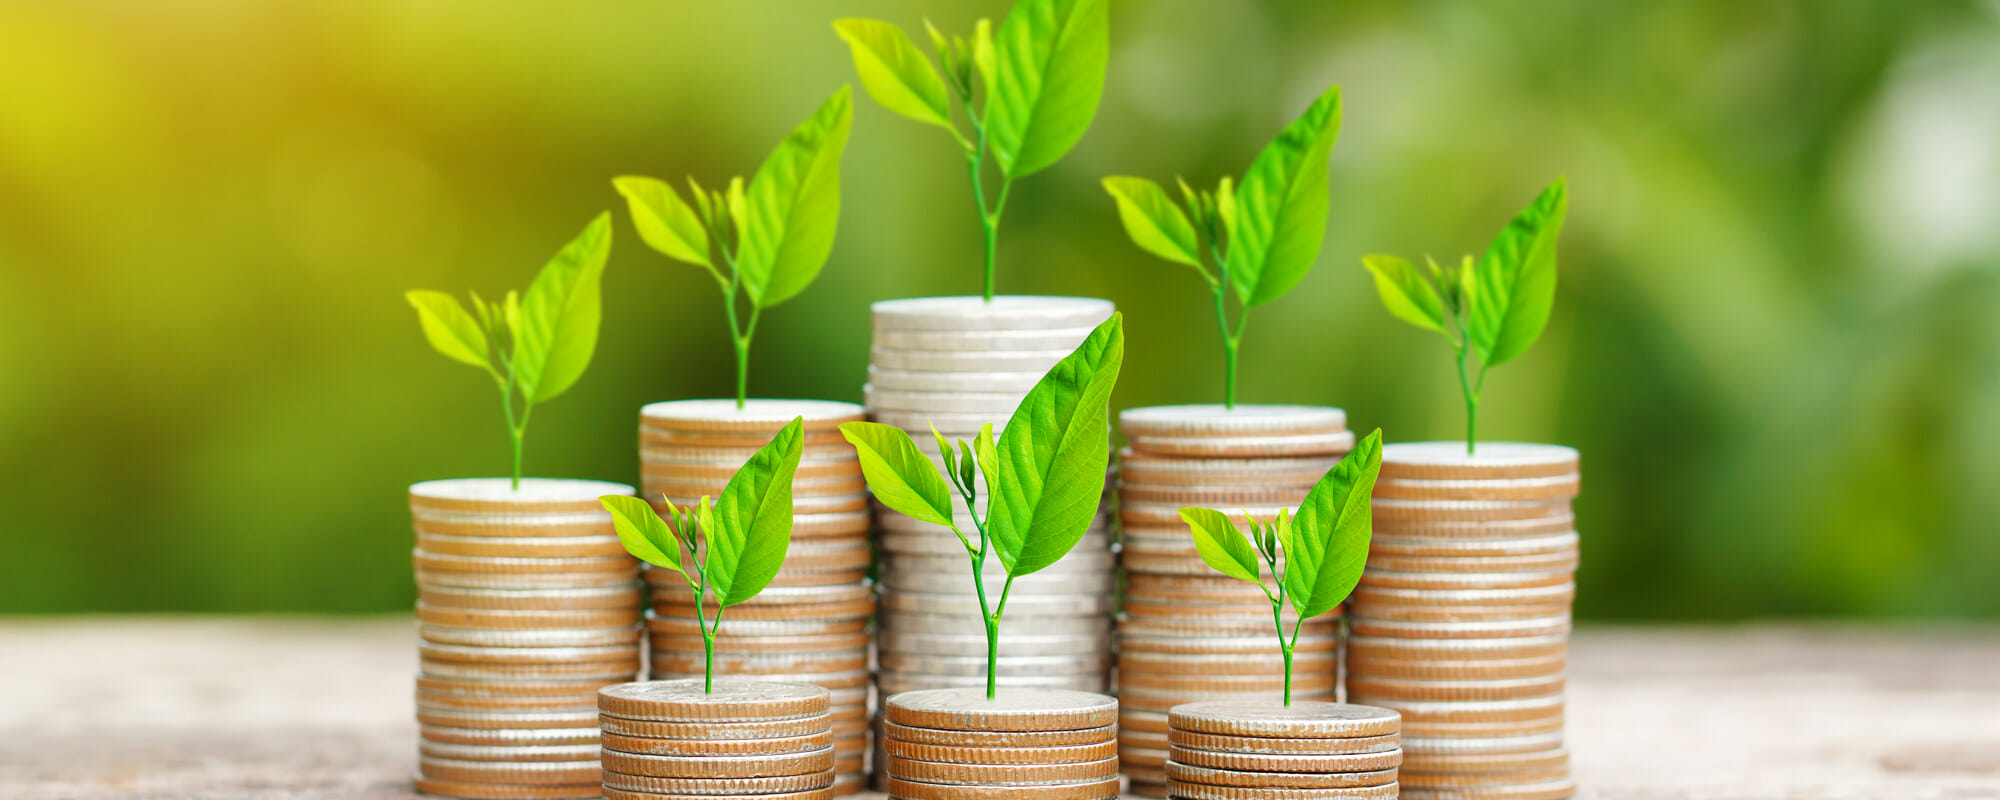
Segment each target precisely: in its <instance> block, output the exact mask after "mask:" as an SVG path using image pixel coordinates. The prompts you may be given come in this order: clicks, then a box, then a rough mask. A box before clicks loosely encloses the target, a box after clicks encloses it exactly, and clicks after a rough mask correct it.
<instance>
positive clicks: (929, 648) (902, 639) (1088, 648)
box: [878, 618, 1277, 656]
mask: <svg viewBox="0 0 2000 800" xmlns="http://www.w3.org/2000/svg"><path fill="white" fill-rule="evenodd" d="M1002 622H1003V624H1004V622H1005V619H1004V618H1003V619H1002ZM1111 646H1112V642H1111V632H1110V631H1109V630H1108V629H1106V630H1100V631H1097V632H1094V633H1080V634H1036V633H1030V634H1025V635H1020V636H1007V635H1003V636H1002V637H1001V638H1000V654H1001V655H1003V656H1069V655H1092V654H1097V653H1108V652H1110V651H1111ZM878 647H879V648H880V650H881V651H882V652H884V653H889V652H896V653H907V654H911V655H933V656H962V655H966V654H970V653H984V652H986V635H985V634H984V633H983V632H966V633H916V632H912V631H903V630H886V629H885V630H883V631H882V634H881V637H880V639H879V641H878ZM1276 649H1277V646H1276V645H1272V650H1273V651H1275V650H1276Z"/></svg>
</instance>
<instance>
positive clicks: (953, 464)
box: [931, 423, 958, 479]
mask: <svg viewBox="0 0 2000 800" xmlns="http://www.w3.org/2000/svg"><path fill="white" fill-rule="evenodd" d="M931 437H932V438H934V439H936V440H937V446H938V458H939V459H941V460H943V461H944V476H945V478H947V479H955V478H957V477H958V451H957V450H954V449H952V447H951V442H950V441H948V440H946V439H945V438H944V434H942V433H939V432H938V429H937V423H931Z"/></svg>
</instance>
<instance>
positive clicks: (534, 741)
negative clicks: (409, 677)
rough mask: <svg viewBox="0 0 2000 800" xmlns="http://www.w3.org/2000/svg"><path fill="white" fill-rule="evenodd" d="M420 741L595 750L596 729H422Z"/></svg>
mask: <svg viewBox="0 0 2000 800" xmlns="http://www.w3.org/2000/svg"><path fill="white" fill-rule="evenodd" d="M417 735H418V737H419V740H420V741H425V742H439V743H442V744H476V745H485V746H488V747H530V746H535V747H562V746H566V745H589V746H591V747H596V746H597V742H598V731H597V728H595V727H591V728H488V729H485V730H481V729H479V728H447V727H443V726H439V725H423V726H420V727H419V728H418V730H417Z"/></svg>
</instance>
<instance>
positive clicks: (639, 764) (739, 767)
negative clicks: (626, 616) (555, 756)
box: [593, 678, 834, 800]
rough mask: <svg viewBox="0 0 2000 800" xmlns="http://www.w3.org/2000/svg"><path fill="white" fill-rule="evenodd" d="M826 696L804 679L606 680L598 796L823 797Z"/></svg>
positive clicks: (829, 770)
mask: <svg viewBox="0 0 2000 800" xmlns="http://www.w3.org/2000/svg"><path fill="white" fill-rule="evenodd" d="M831 699H832V697H831V695H829V694H828V693H827V690H825V689H822V688H820V687H818V686H812V685H809V684H803V683H766V682H762V681H749V680H741V679H734V678H726V679H718V680H717V681H716V683H715V686H714V690H713V691H707V690H705V687H704V685H703V683H702V681H701V680H700V679H694V680H679V681H653V682H648V683H626V684H620V685H617V686H608V687H605V689H604V691H603V692H602V693H600V694H599V695H598V708H599V710H600V712H601V714H600V717H599V721H600V724H601V725H602V726H603V732H604V733H603V737H604V749H603V758H604V787H603V790H604V797H605V798H606V799H607V800H679V799H681V798H688V797H709V796H716V797H731V798H746V797H773V798H776V797H782V798H785V800H814V799H816V798H826V797H831V796H832V787H833V782H834V777H833V761H834V747H833V738H834V737H833V725H834V723H833V715H832V714H831V713H829V708H830V705H829V701H830V700H831ZM593 796H595V795H593Z"/></svg>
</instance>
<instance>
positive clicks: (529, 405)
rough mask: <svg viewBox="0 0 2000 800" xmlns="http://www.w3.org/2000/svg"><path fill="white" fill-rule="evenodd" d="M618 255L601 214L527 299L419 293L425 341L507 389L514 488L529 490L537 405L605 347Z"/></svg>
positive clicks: (503, 399)
mask: <svg viewBox="0 0 2000 800" xmlns="http://www.w3.org/2000/svg"><path fill="white" fill-rule="evenodd" d="M610 255H611V215H610V214H609V213H605V214H599V215H597V217H596V218H595V219H593V220H591V221H590V224H589V225H586V226H584V229H583V232H582V233H580V234H578V235H577V237H576V238H575V239H573V240H571V241H570V243H569V244H567V245H564V246H563V248H562V250H561V251H560V252H557V253H556V255H555V258H552V259H550V260H549V262H548V264H547V265H545V266H543V267H542V271H541V272H540V273H538V274H537V275H535V281H534V283H531V284H529V285H528V291H527V293H526V294H521V293H518V292H513V291H510V292H508V293H507V294H506V295H505V297H504V298H503V299H502V300H500V301H499V302H491V303H489V302H487V301H486V300H485V299H483V298H481V297H480V296H479V293H477V292H474V293H472V311H471V312H467V311H466V310H465V306H463V305H460V304H459V302H458V298H455V297H452V296H451V295H449V294H445V293H444V292H434V291H430V290H426V289H416V290H412V291H410V292H407V293H406V294H405V295H404V297H406V298H407V299H408V300H409V301H410V305H412V306H415V307H416V309H417V320H418V321H419V322H420V323H422V325H423V329H424V338H426V339H428V340H430V343H431V347H433V348H435V349H436V350H437V351H438V352H439V353H442V354H444V356H445V357H446V358H449V359H451V360H453V361H458V362H461V363H464V364H470V365H472V366H475V367H478V368H480V369H483V370H485V371H486V374H487V375H490V376H492V378H493V382H494V383H495V384H496V385H498V386H499V387H500V407H501V409H502V410H504V411H505V413H506V419H507V436H508V439H509V440H510V441H511V442H512V443H513V451H514V471H513V476H514V479H513V484H512V486H513V488H515V489H517V490H518V489H520V488H521V443H522V440H523V439H524V438H525V437H526V436H527V434H528V414H529V412H530V411H532V410H534V407H535V406H537V405H539V404H541V403H546V402H548V401H550V400H553V399H555V397H556V396H557V395H560V394H562V393H563V392H565V391H568V390H569V387H570V386H572V385H574V384H575V383H576V381H577V379H578V378H580V377H583V370H584V368H585V367H588V366H590V356H591V353H592V352H593V351H595V350H596V349H597V328H598V323H599V322H600V321H601V320H602V318H603V314H604V304H603V291H602V286H603V277H604V262H605V259H606V258H608V257H609V256H610Z"/></svg>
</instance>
